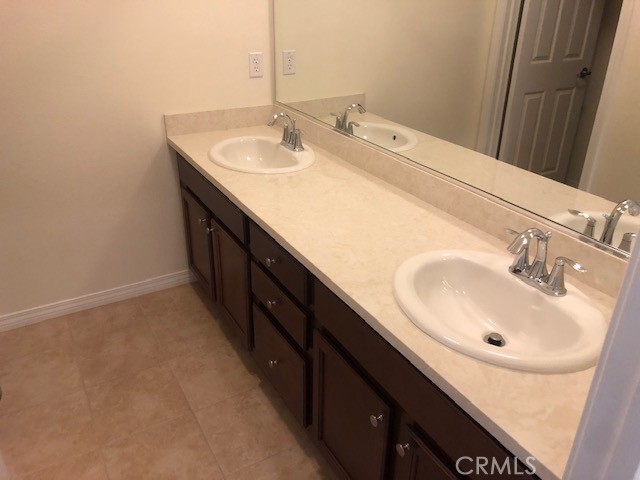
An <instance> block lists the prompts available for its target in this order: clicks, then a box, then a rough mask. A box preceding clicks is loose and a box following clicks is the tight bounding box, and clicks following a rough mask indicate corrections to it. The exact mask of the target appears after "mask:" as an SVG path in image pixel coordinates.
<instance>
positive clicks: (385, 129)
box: [353, 121, 418, 152]
mask: <svg viewBox="0 0 640 480" xmlns="http://www.w3.org/2000/svg"><path fill="white" fill-rule="evenodd" d="M358 123H359V124H360V126H359V127H357V126H355V125H354V126H353V134H354V135H355V136H356V137H359V138H362V139H363V140H367V141H368V142H371V143H375V144H376V145H378V146H380V147H383V148H386V149H387V150H391V151H392V152H404V151H406V150H411V149H412V148H414V147H415V146H416V145H417V144H418V137H416V136H415V135H414V134H413V133H411V132H410V131H409V130H407V129H405V128H402V127H398V126H396V125H388V124H386V123H373V122H361V121H359V122H358Z"/></svg>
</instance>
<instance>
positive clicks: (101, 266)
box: [0, 0, 272, 315]
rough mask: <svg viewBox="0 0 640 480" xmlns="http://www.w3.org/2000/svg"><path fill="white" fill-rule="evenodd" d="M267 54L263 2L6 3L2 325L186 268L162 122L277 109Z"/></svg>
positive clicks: (2, 24)
mask: <svg viewBox="0 0 640 480" xmlns="http://www.w3.org/2000/svg"><path fill="white" fill-rule="evenodd" d="M254 50H259V51H263V52H265V72H266V76H265V77H264V78H263V79H251V80H250V79H249V78H248V59H247V53H248V52H249V51H254ZM269 51H270V37H269V2H267V1H265V0H234V1H233V2H231V1H227V0H191V1H189V2H186V3H185V2H180V1H177V0H154V1H153V2H152V1H149V0H146V1H145V0H116V1H110V2H98V1H87V2H78V1H71V0H61V1H57V2H30V1H24V0H6V1H4V2H2V7H1V8H0V65H2V70H1V72H2V73H1V74H0V143H1V144H2V150H3V155H2V160H1V161H0V315H2V314H7V313H11V312H16V311H19V310H23V309H28V308H31V307H36V306H41V305H44V304H47V303H51V302H56V301H60V300H65V299H70V298H74V297H78V296H81V295H84V294H88V293H94V292H98V291H102V290H105V289H109V288H113V287H117V286H122V285H126V284H129V283H133V282H137V281H142V280H145V279H149V278H153V277H156V276H159V275H164V274H169V273H173V272H176V271H180V270H183V269H185V268H186V259H185V251H184V238H183V234H182V225H181V222H182V219H181V211H180V202H179V193H178V186H177V176H176V171H175V167H174V165H173V163H172V161H171V158H170V156H169V152H168V149H167V146H166V144H165V139H164V129H163V119H162V115H163V114H164V113H177V112H189V111H202V110H211V109H219V108H225V107H235V106H252V105H261V104H267V103H270V101H271V85H272V83H271V82H272V79H271V78H270V77H271V76H270V74H269V71H270V70H269V65H270V63H271V59H270V53H269Z"/></svg>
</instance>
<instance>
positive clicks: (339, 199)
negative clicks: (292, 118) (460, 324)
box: [168, 127, 615, 479]
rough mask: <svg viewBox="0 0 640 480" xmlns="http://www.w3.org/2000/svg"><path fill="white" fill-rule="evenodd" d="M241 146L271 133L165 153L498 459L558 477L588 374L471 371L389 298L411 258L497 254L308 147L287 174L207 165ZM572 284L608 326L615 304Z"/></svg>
mask: <svg viewBox="0 0 640 480" xmlns="http://www.w3.org/2000/svg"><path fill="white" fill-rule="evenodd" d="M240 135H270V136H273V137H276V138H279V137H280V135H281V132H280V130H279V129H275V128H270V127H250V128H239V129H232V130H220V131H215V132H204V133H195V134H185V135H174V136H170V137H169V138H168V142H169V144H170V145H171V146H172V147H173V148H174V149H176V150H177V151H178V152H180V154H181V155H183V156H184V157H185V158H186V159H187V161H189V162H190V163H191V164H192V165H193V166H194V167H195V168H196V169H197V170H198V171H200V172H201V173H202V174H203V175H204V176H205V177H207V178H208V179H209V180H210V181H211V182H212V183H213V184H214V185H215V186H217V187H218V188H219V189H220V190H222V191H223V192H224V193H225V194H226V195H227V196H228V197H229V198H230V199H231V200H232V201H233V202H234V203H236V205H237V206H238V207H239V208H240V209H241V210H243V211H244V212H245V213H246V214H247V215H249V216H250V217H251V218H252V219H253V220H254V221H255V222H256V223H258V224H259V225H260V226H261V227H262V228H264V229H265V230H266V231H267V232H268V233H269V234H271V235H272V236H273V237H274V238H275V239H276V240H278V241H279V242H280V243H281V244H282V245H283V246H284V247H286V248H287V249H288V250H289V251H290V252H291V253H292V254H293V255H294V256H295V257H296V258H297V259H298V260H299V261H300V262H301V263H302V264H303V265H305V267H307V268H308V269H309V270H310V271H311V272H312V273H313V274H314V275H315V276H316V277H318V278H319V279H320V280H321V281H322V282H324V283H325V284H326V285H327V286H328V287H330V288H331V289H332V290H333V291H334V293H336V294H337V295H338V296H339V297H340V298H341V299H342V300H343V301H345V302H346V303H347V304H348V305H349V306H350V307H351V308H353V309H354V310H355V311H356V312H357V313H358V314H359V315H360V316H362V318H363V319H364V320H365V321H366V322H367V323H369V325H371V327H372V328H374V329H375V330H376V331H377V332H378V333H379V334H380V335H382V336H383V337H384V338H385V339H386V340H387V341H388V342H389V343H391V344H392V345H393V346H394V347H395V348H396V349H397V350H398V351H399V352H401V353H402V354H403V355H404V356H405V357H406V358H407V359H408V360H409V361H410V362H411V363H412V364H413V365H415V366H416V367H417V368H418V369H419V370H420V371H421V372H423V373H424V374H425V375H426V376H427V377H428V378H430V379H431V380H432V381H433V382H434V383H435V384H436V385H438V387H440V388H441V389H442V390H443V391H444V392H445V393H447V395H449V396H450V397H451V398H452V399H453V401H455V402H456V403H457V404H458V405H459V406H460V407H462V408H463V409H464V410H465V411H466V412H467V413H468V414H469V415H470V416H472V417H473V418H474V419H475V420H476V421H477V422H478V423H480V424H481V425H482V426H483V427H484V428H485V429H487V430H488V431H489V432H490V433H491V434H492V435H493V436H494V437H495V438H496V439H498V440H499V441H500V442H501V443H502V444H503V445H504V446H505V447H506V448H507V449H509V450H510V451H511V452H513V453H514V454H515V455H517V456H518V457H519V458H521V459H522V460H524V459H526V458H527V457H528V456H534V457H535V458H536V459H537V467H538V470H537V473H538V475H539V476H540V477H541V478H544V479H546V478H560V477H562V474H563V472H564V469H565V465H566V462H567V459H568V455H569V452H570V450H571V445H572V443H573V438H574V436H575V433H576V430H577V427H578V423H579V421H580V416H581V413H582V410H583V407H584V403H585V400H586V396H587V392H588V389H589V386H590V383H591V379H592V376H593V372H594V369H593V368H590V369H588V370H584V371H581V372H576V373H571V374H561V375H542V374H533V373H526V372H520V371H515V370H509V369H506V368H502V367H498V366H494V365H490V364H488V363H484V362H481V361H479V360H475V359H473V358H471V357H468V356H466V355H463V354H461V353H458V352H455V351H453V350H451V349H449V348H447V347H445V346H443V345H441V344H440V343H439V342H437V341H436V340H434V339H432V338H431V337H429V336H428V335H426V334H424V333H422V331H420V330H419V329H418V328H417V327H416V326H414V325H413V323H411V321H410V320H409V319H408V318H407V317H406V316H405V315H404V313H403V312H402V311H401V309H400V307H399V306H398V305H397V303H396V302H395V300H394V297H393V291H392V284H393V276H394V273H395V270H396V268H397V267H398V265H400V264H401V263H402V262H403V261H404V260H406V259H407V258H409V257H411V256H414V255H416V254H419V253H422V252H426V251H430V250H441V249H471V250H478V251H486V252H493V253H500V254H505V255H507V253H506V250H505V245H504V244H502V242H500V241H499V240H498V239H496V238H495V237H492V236H490V235H488V234H487V233H484V232H482V231H481V230H479V229H477V228H475V227H472V226H470V225H468V224H466V223H464V222H462V221H460V220H458V219H456V218H455V217H453V216H451V215H449V214H447V213H444V212H442V211H440V210H438V209H436V208H435V207H433V206H432V205H429V204H428V203H425V202H423V201H421V200H418V199H417V198H415V197H413V196H412V195H409V194H408V193H406V192H404V191H402V190H400V189H398V188H395V187H393V186H391V185H389V184H387V183H385V182H383V181H381V180H380V179H378V178H376V177H374V176H372V175H369V174H367V173H366V172H364V171H362V170H360V169H358V168H356V167H354V166H353V165H351V164H349V163H347V162H345V161H343V160H341V159H339V158H338V157H336V156H334V155H331V154H329V153H328V152H326V151H325V150H323V149H322V148H320V147H318V146H316V145H310V147H311V148H312V149H313V150H314V152H315V154H316V161H315V163H314V164H313V165H312V166H311V167H309V168H307V169H305V170H302V171H299V172H295V173H290V174H282V175H256V174H246V173H241V172H235V171H232V170H227V169H224V168H222V167H219V166H218V165H216V164H214V163H213V162H211V161H209V159H208V157H207V152H208V150H209V148H210V147H211V146H212V145H213V144H215V143H216V142H218V141H220V140H223V139H225V138H229V137H233V136H240ZM572 283H573V284H575V285H576V286H578V287H579V288H581V289H582V291H583V292H585V293H586V294H587V295H589V296H590V297H591V298H593V299H594V301H595V302H596V304H597V306H598V307H599V308H600V309H601V310H602V312H603V313H604V315H605V317H606V318H607V319H608V318H610V316H611V312H612V310H613V306H614V304H615V299H613V298H612V297H609V296H607V295H604V294H603V293H601V292H599V291H597V290H595V289H593V288H591V287H588V286H586V285H584V284H581V283H579V282H576V281H573V282H572Z"/></svg>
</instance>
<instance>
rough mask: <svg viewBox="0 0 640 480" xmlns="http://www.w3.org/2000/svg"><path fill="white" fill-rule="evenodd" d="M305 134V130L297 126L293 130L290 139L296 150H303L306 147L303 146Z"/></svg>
mask: <svg viewBox="0 0 640 480" xmlns="http://www.w3.org/2000/svg"><path fill="white" fill-rule="evenodd" d="M303 134H304V131H302V130H300V129H299V128H296V129H295V130H293V131H292V132H291V137H290V139H289V144H290V145H291V147H292V148H293V151H294V152H302V151H303V150H304V147H303V146H302V135H303Z"/></svg>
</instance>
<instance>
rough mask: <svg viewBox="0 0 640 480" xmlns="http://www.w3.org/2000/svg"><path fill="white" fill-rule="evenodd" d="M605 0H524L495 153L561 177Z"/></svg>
mask: <svg viewBox="0 0 640 480" xmlns="http://www.w3.org/2000/svg"><path fill="white" fill-rule="evenodd" d="M604 1H605V0H525V2H524V10H523V15H522V22H521V27H520V33H519V36H518V45H517V49H516V55H515V61H514V68H513V75H512V82H511V87H510V91H509V98H508V102H507V109H506V115H505V124H504V130H503V134H502V141H501V144H500V153H499V155H498V158H499V159H500V160H502V161H505V162H507V163H511V164H513V165H516V166H518V167H521V168H524V169H527V170H530V171H532V172H535V173H539V174H541V175H544V176H545V177H549V178H552V179H554V180H558V181H564V179H565V176H566V172H567V168H568V166H569V158H570V155H571V148H572V146H573V140H574V137H575V134H576V128H577V126H578V119H579V117H580V111H581V109H582V102H583V100H584V94H585V90H586V88H587V85H588V82H589V79H588V76H587V77H585V78H580V77H579V73H580V72H581V70H582V69H583V68H585V67H586V68H590V67H591V61H592V59H593V53H594V50H595V44H596V40H597V36H598V28H599V26H600V19H601V17H602V10H603V6H604Z"/></svg>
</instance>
